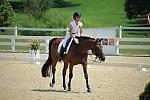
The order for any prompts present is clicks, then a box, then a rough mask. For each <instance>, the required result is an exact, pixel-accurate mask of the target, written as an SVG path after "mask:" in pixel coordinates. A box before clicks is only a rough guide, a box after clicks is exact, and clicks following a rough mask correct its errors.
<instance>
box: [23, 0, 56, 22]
mask: <svg viewBox="0 0 150 100" xmlns="http://www.w3.org/2000/svg"><path fill="white" fill-rule="evenodd" d="M53 1H54V0H26V2H25V7H26V11H27V12H29V13H31V14H32V16H34V17H35V18H37V19H40V18H41V17H42V15H43V13H44V12H45V11H46V10H48V9H49V8H50V7H52V5H53Z"/></svg>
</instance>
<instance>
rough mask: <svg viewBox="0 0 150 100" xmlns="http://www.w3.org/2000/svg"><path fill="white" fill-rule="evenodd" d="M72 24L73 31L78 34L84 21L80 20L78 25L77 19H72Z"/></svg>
mask: <svg viewBox="0 0 150 100" xmlns="http://www.w3.org/2000/svg"><path fill="white" fill-rule="evenodd" d="M70 25H71V26H72V29H73V30H72V32H73V33H77V34H79V31H80V27H82V26H83V24H82V22H80V21H79V22H78V25H77V24H76V22H75V20H73V21H71V22H70Z"/></svg>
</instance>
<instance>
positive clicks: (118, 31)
mask: <svg viewBox="0 0 150 100" xmlns="http://www.w3.org/2000/svg"><path fill="white" fill-rule="evenodd" d="M1 29H3V30H13V32H14V35H0V39H10V42H1V41H0V47H1V46H11V50H9V51H10V52H16V46H27V45H29V42H17V41H16V40H17V39H19V40H20V39H22V40H26V39H37V40H44V41H45V43H40V46H42V47H44V48H45V53H48V43H49V40H51V39H52V38H54V37H60V36H18V34H17V33H18V31H20V30H29V31H66V29H49V28H21V27H0V30H1ZM89 29H90V30H91V29H92V30H97V29H103V30H110V29H113V30H116V31H115V32H116V35H117V36H116V35H115V38H113V39H114V40H113V42H114V43H113V45H104V52H105V48H106V49H108V48H107V47H111V46H113V47H114V52H115V53H113V54H111V53H109V52H106V53H105V54H106V55H119V49H148V50H149V49H150V44H149V45H120V44H119V42H121V41H127V42H128V41H130V42H150V38H122V30H148V31H149V34H150V27H122V26H120V27H110V28H89ZM85 30H86V29H85ZM87 30H88V28H87ZM93 32H94V31H93ZM92 34H93V35H94V37H95V36H97V37H99V34H97V33H95V34H94V33H92ZM92 34H91V35H92ZM107 34H108V33H107ZM133 34H134V33H133ZM103 35H104V37H105V38H107V37H108V36H105V33H104V34H103ZM108 42H111V41H109V39H108ZM0 51H5V52H6V50H0Z"/></svg>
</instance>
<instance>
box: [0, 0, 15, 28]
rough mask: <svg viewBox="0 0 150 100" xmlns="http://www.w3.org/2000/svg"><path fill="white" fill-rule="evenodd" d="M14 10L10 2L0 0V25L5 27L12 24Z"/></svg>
mask: <svg viewBox="0 0 150 100" xmlns="http://www.w3.org/2000/svg"><path fill="white" fill-rule="evenodd" d="M14 17H15V12H14V10H13V9H12V6H11V4H10V3H8V2H6V1H5V0H1V1H0V27H7V26H9V25H11V24H12V22H13V20H14Z"/></svg>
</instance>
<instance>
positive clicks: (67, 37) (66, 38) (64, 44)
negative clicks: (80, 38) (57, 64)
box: [59, 33, 70, 61]
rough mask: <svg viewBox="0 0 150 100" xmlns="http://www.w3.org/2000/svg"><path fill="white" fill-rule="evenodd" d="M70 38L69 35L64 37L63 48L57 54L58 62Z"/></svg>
mask: <svg viewBox="0 0 150 100" xmlns="http://www.w3.org/2000/svg"><path fill="white" fill-rule="evenodd" d="M69 38H70V33H66V36H65V38H64V42H63V46H62V48H61V49H60V53H59V61H60V60H61V59H62V57H63V54H64V51H65V47H66V42H67V40H68V39H69Z"/></svg>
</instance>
